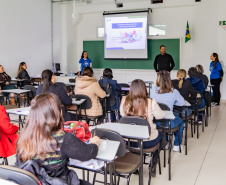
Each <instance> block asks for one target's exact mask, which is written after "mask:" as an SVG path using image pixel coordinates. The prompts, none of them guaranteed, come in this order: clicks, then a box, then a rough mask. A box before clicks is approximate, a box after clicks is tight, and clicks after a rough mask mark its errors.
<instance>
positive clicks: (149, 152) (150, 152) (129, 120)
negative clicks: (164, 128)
mask: <svg viewBox="0 0 226 185" xmlns="http://www.w3.org/2000/svg"><path fill="white" fill-rule="evenodd" d="M119 123H124V124H135V125H143V126H147V127H148V131H149V133H151V127H150V124H149V123H148V121H147V120H146V119H143V118H140V117H135V116H125V117H122V118H121V119H120V121H119ZM156 152H157V154H158V165H159V174H161V165H160V157H159V153H160V143H158V144H157V145H155V146H153V147H151V148H146V149H143V156H144V157H143V160H144V161H143V163H144V164H149V180H148V185H150V183H151V169H152V164H153V163H152V159H153V156H154V154H155V153H156ZM147 156H149V157H150V162H149V163H145V159H146V157H147Z"/></svg>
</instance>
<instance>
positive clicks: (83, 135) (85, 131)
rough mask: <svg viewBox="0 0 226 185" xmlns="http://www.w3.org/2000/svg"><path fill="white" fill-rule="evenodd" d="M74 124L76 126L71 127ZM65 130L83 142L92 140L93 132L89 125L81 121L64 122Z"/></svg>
mask: <svg viewBox="0 0 226 185" xmlns="http://www.w3.org/2000/svg"><path fill="white" fill-rule="evenodd" d="M72 123H74V124H75V126H74V127H71V124H72ZM63 130H64V131H66V132H69V133H73V134H74V135H75V136H76V137H77V138H79V139H80V140H82V141H83V142H87V141H88V140H89V139H90V138H91V132H90V130H89V125H88V124H87V123H85V122H81V121H67V122H64V127H63Z"/></svg>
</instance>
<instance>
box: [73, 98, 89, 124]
mask: <svg viewBox="0 0 226 185" xmlns="http://www.w3.org/2000/svg"><path fill="white" fill-rule="evenodd" d="M85 101H86V99H80V100H78V99H76V98H72V105H77V109H76V120H78V112H79V114H80V115H81V114H82V113H81V111H82V104H83V103H84V102H85Z"/></svg>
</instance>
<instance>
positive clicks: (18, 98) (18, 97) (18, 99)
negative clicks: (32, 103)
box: [17, 94, 20, 108]
mask: <svg viewBox="0 0 226 185" xmlns="http://www.w3.org/2000/svg"><path fill="white" fill-rule="evenodd" d="M17 101H18V103H19V108H20V94H17Z"/></svg>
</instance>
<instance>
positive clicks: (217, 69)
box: [210, 53, 224, 106]
mask: <svg viewBox="0 0 226 185" xmlns="http://www.w3.org/2000/svg"><path fill="white" fill-rule="evenodd" d="M210 59H211V60H212V62H211V63H210V72H211V74H210V83H211V84H212V85H214V86H213V98H214V102H213V106H218V105H220V98H221V93H220V84H221V82H222V80H223V76H224V72H223V69H222V66H221V63H220V62H219V58H218V54H217V53H212V55H211V56H210Z"/></svg>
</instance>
